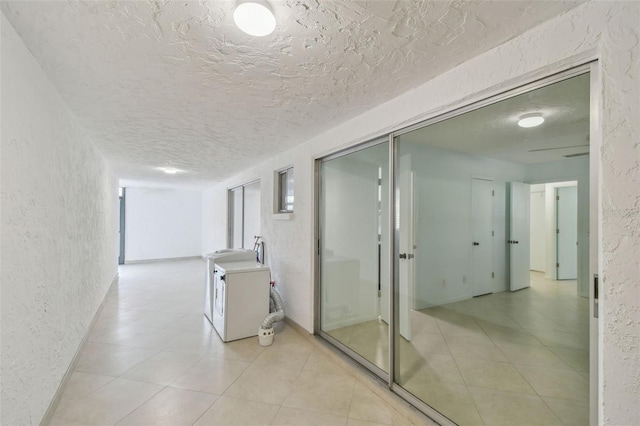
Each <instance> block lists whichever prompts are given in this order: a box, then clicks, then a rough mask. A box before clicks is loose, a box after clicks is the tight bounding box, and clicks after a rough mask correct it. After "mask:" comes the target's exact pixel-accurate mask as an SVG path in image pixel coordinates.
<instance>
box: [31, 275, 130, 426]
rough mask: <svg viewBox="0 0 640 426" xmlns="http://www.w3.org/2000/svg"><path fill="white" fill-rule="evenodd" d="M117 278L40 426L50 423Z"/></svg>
mask: <svg viewBox="0 0 640 426" xmlns="http://www.w3.org/2000/svg"><path fill="white" fill-rule="evenodd" d="M118 278H119V275H118V274H116V276H115V278H114V279H113V281H112V282H111V284H110V285H109V290H107V294H105V296H104V299H102V303H100V306H99V307H98V310H97V311H96V313H95V315H94V316H93V319H92V320H91V323H90V324H89V327H88V328H87V331H86V332H85V334H84V337H83V338H82V341H81V342H80V345H79V346H78V349H77V350H76V353H75V354H74V355H73V359H72V360H71V363H70V364H69V367H68V368H67V371H66V372H65V373H64V376H62V380H61V381H60V386H58V390H57V391H56V393H55V395H54V396H53V399H52V400H51V403H50V404H49V408H47V411H45V413H44V417H43V418H42V421H41V422H40V424H41V425H43V426H47V425H48V424H49V423H51V419H52V418H53V414H54V413H55V412H56V409H57V408H58V404H59V403H60V398H62V395H63V394H64V391H65V389H66V388H67V384H68V383H69V379H70V378H71V374H73V371H74V370H75V368H76V365H77V364H78V359H79V358H80V352H81V351H82V348H84V345H85V344H86V343H87V340H89V334H90V333H91V330H93V326H94V325H95V323H96V321H97V320H98V318H99V317H100V314H101V313H102V309H103V308H104V304H105V303H106V301H107V299H108V298H109V295H110V294H111V292H112V291H113V289H114V288H115V287H116V285H117V283H118Z"/></svg>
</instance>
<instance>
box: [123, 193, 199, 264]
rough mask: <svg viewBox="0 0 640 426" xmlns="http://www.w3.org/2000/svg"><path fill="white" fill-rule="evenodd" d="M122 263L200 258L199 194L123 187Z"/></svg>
mask: <svg viewBox="0 0 640 426" xmlns="http://www.w3.org/2000/svg"><path fill="white" fill-rule="evenodd" d="M126 194H127V195H126V204H125V210H126V215H125V218H126V222H125V234H126V237H125V251H124V255H125V261H126V262H128V261H132V260H146V259H169V258H175V257H188V256H200V249H201V246H202V192H200V191H190V190H184V189H183V190H180V189H152V188H127V191H126Z"/></svg>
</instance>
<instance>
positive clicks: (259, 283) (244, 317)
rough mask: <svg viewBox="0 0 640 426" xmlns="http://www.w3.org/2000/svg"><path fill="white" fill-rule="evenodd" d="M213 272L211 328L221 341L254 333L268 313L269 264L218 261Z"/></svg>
mask: <svg viewBox="0 0 640 426" xmlns="http://www.w3.org/2000/svg"><path fill="white" fill-rule="evenodd" d="M225 260H226V259H225ZM213 275H214V285H213V327H214V328H215V330H216V331H217V332H218V335H220V338H221V339H222V341H224V342H230V341H232V340H238V339H244V338H246V337H251V336H256V335H257V334H258V329H259V328H260V325H261V324H262V321H263V320H264V319H265V318H266V316H267V315H268V314H269V290H270V280H271V276H270V270H269V267H268V266H264V265H262V264H261V263H258V262H256V261H255V260H252V261H234V262H227V261H221V262H216V263H215V265H214V274H213Z"/></svg>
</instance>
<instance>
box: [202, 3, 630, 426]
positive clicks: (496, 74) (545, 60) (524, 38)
mask: <svg viewBox="0 0 640 426" xmlns="http://www.w3.org/2000/svg"><path fill="white" fill-rule="evenodd" d="M639 15H640V3H638V2H593V3H588V4H584V5H582V6H579V7H577V8H575V9H572V10H570V11H569V12H567V13H566V14H564V15H562V16H560V17H557V18H553V19H551V20H549V21H547V22H545V23H544V24H542V25H540V26H538V27H536V28H534V29H532V30H530V31H528V32H526V33H523V34H521V35H519V36H517V37H515V38H513V39H512V40H510V41H509V42H507V43H505V44H503V45H501V46H499V47H497V48H495V49H493V50H491V51H489V52H487V53H485V54H483V55H480V56H478V57H476V58H474V59H472V60H470V61H467V62H465V63H463V64H461V65H459V66H458V67H456V68H454V69H453V70H451V71H449V72H447V73H444V74H441V75H440V76H438V77H436V78H434V79H433V80H431V81H429V82H427V83H425V84H423V85H421V86H419V87H417V88H416V89H414V90H412V91H409V92H407V93H405V94H403V95H401V96H399V97H398V98H396V99H394V100H391V101H389V102H387V103H385V104H382V105H380V106H378V107H376V108H373V109H371V110H370V111H369V112H367V113H365V114H362V115H360V116H358V117H356V118H354V119H352V120H349V121H348V122H346V123H344V124H342V125H340V126H337V127H335V128H333V129H331V130H330V131H327V132H325V133H324V134H322V135H320V136H318V137H316V138H313V139H312V140H310V141H308V142H307V143H305V144H304V145H302V146H299V147H297V148H294V149H292V150H290V151H287V152H285V153H283V154H280V155H277V156H275V157H274V158H272V159H271V160H269V161H266V162H264V163H262V164H260V165H259V166H256V167H254V168H252V169H250V170H247V171H245V172H243V173H241V174H239V175H238V176H236V177H234V178H233V179H230V180H228V181H227V182H223V183H222V184H220V185H218V186H217V187H214V188H212V189H210V190H209V191H207V193H206V196H207V197H211V198H215V199H216V200H218V202H217V203H212V202H207V201H205V206H207V208H206V209H205V215H206V216H217V217H224V216H225V215H226V212H225V209H226V204H225V203H223V202H222V201H223V200H224V198H223V194H224V191H225V190H226V188H227V187H229V186H231V185H233V184H237V183H241V182H242V181H246V180H249V178H253V177H256V176H259V177H261V178H262V180H263V191H264V192H263V194H269V191H270V190H272V185H273V182H272V180H273V175H272V173H273V170H276V169H278V168H280V167H283V166H286V165H288V164H293V165H294V167H295V175H296V181H295V197H296V205H295V213H294V218H293V220H291V221H277V220H273V219H272V214H271V212H272V211H273V210H272V197H269V196H265V197H263V201H262V211H263V216H262V217H263V219H262V226H263V228H262V234H263V235H264V237H265V240H266V241H267V247H268V250H267V253H268V256H267V257H268V260H269V263H270V264H271V266H272V269H273V271H274V277H275V279H276V281H277V282H279V283H280V286H281V287H280V289H281V291H282V293H283V297H284V298H285V300H286V303H287V315H289V316H290V317H291V318H292V319H293V320H295V321H296V322H298V323H299V324H301V325H302V326H304V327H305V328H307V329H308V330H312V328H313V268H312V265H313V233H312V230H313V200H312V194H313V162H312V159H313V158H314V157H315V156H318V155H321V154H323V153H327V152H330V151H332V150H335V149H336V148H338V147H341V146H348V145H351V144H353V143H356V142H359V141H363V140H366V139H369V138H370V137H372V136H374V135H379V134H382V133H384V132H385V131H388V130H390V129H393V128H398V127H400V126H401V125H403V124H405V123H410V122H415V121H416V120H418V119H420V118H424V117H428V116H430V115H433V114H434V112H435V111H439V110H442V109H443V108H447V107H448V106H449V105H452V104H458V103H460V102H463V101H465V100H470V99H474V98H478V97H481V96H482V94H483V93H486V92H485V91H486V90H487V89H488V88H492V89H491V91H492V92H494V93H495V91H497V90H499V88H500V87H507V85H508V83H506V82H509V81H510V80H512V79H514V78H518V77H520V76H522V75H525V74H529V73H538V71H540V70H542V73H538V75H544V74H548V73H550V72H552V71H554V70H557V66H556V65H553V64H557V63H559V62H562V61H564V60H566V59H567V58H571V57H574V56H576V55H587V54H590V53H596V54H597V55H598V56H599V58H600V59H601V66H602V71H603V77H602V82H601V95H602V98H603V103H604V105H603V108H602V110H601V111H599V113H600V114H601V115H600V116H601V118H602V138H603V146H602V164H601V168H602V178H601V182H600V192H601V196H602V203H601V208H602V215H601V220H600V224H601V228H602V235H601V252H602V270H601V274H602V275H601V276H602V277H603V278H604V288H603V291H602V293H601V297H602V300H601V304H602V305H601V310H602V311H601V329H602V333H601V336H600V340H601V347H600V350H599V353H600V360H599V362H600V370H601V371H600V376H601V379H600V380H601V383H602V385H601V387H600V393H601V397H600V402H601V405H602V407H601V410H600V416H601V417H600V422H602V423H607V424H615V425H622V424H638V423H640V412H639V406H638V404H637V401H638V399H639V398H640V390H639V387H640V377H639V375H640V351H638V345H639V342H640V336H639V334H640V307H639V306H638V305H639V301H640V267H639V265H638V263H639V260H638V252H640V234H639V231H638V230H639V229H640V218H639V207H638V206H640V182H639V181H640V160H639V153H638V149H639V145H638V138H639V136H640V135H639V128H640V116H639V115H640V104H639V103H640V76H638V71H639V62H640V61H639V55H640V46H639V44H638V43H639V37H640V36H639V34H638V32H639V28H640V25H638V23H639V22H640V16H639ZM532 75H533V74H532ZM592 136H593V137H596V136H597V135H592ZM224 223H225V222H224V221H220V225H219V226H220V227H222V226H224ZM208 229H209V231H208V235H207V236H206V239H205V243H204V244H205V246H204V247H205V250H208V249H209V248H214V247H218V246H219V247H223V246H224V240H222V239H220V236H221V235H224V230H223V229H222V230H221V229H216V230H215V231H213V230H211V229H210V228H208Z"/></svg>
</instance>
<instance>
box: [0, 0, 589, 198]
mask: <svg viewBox="0 0 640 426" xmlns="http://www.w3.org/2000/svg"><path fill="white" fill-rule="evenodd" d="M576 4H577V3H576V2H561V1H432V2H431V1H429V2H427V1H311V0H283V1H273V2H272V7H273V9H274V12H275V15H276V19H277V21H278V27H277V29H276V31H275V32H274V33H273V34H271V35H270V36H267V37H263V38H254V37H251V36H248V35H246V34H244V33H242V32H240V31H239V30H238V29H237V28H236V27H235V26H234V25H233V18H232V15H231V13H232V9H233V6H234V5H235V2H234V1H191V0H183V1H121V2H113V1H87V2H76V1H69V2H62V1H44V2H36V1H15V2H2V9H3V11H4V13H5V14H6V15H7V17H8V18H9V20H10V21H11V22H12V24H13V25H14V26H15V28H16V30H17V31H18V33H19V34H20V35H21V37H22V38H23V39H24V41H25V43H26V44H27V46H28V47H29V49H30V50H31V52H32V53H33V54H34V56H35V57H36V58H37V59H38V60H39V62H40V63H41V65H42V67H43V69H44V70H45V72H46V73H47V74H48V75H49V77H50V78H51V80H52V81H53V82H54V84H55V85H56V87H57V88H58V90H59V92H60V94H61V95H62V97H63V98H64V99H65V101H66V102H67V104H68V105H69V107H70V108H71V110H72V111H73V112H74V113H75V114H76V116H77V117H78V120H79V122H80V124H81V125H82V126H83V127H84V129H85V130H86V131H87V133H88V134H89V135H90V136H91V138H92V139H93V140H94V142H95V143H96V144H97V145H98V147H99V148H100V149H101V150H102V151H103V153H104V154H105V156H106V157H107V158H108V160H109V161H110V163H111V164H112V165H113V167H114V170H115V171H116V173H117V174H118V176H119V177H120V178H124V179H128V180H140V181H156V182H160V183H165V184H169V183H173V184H176V183H177V184H193V185H203V184H206V183H210V182H215V181H219V180H222V179H224V178H227V177H229V176H231V175H233V174H235V173H236V172H237V171H238V170H240V169H244V168H247V167H249V166H251V165H253V164H255V163H256V162H259V161H261V160H263V159H266V158H268V157H269V156H271V155H273V154H274V153H276V152H281V151H284V150H286V149H288V148H290V147H292V146H293V145H295V144H298V143H302V142H304V141H306V140H308V139H310V138H311V137H313V136H315V135H317V134H319V133H321V132H323V131H324V130H327V129H329V128H331V127H334V126H335V125H337V124H339V123H340V122H342V121H344V120H346V119H349V118H351V117H354V116H356V115H358V114H360V113H362V112H364V111H366V110H368V109H370V108H372V107H373V106H375V105H377V104H380V103H382V102H384V101H386V100H388V99H391V98H393V97H395V96H397V95H399V94H401V93H403V92H405V91H407V90H409V89H410V88H412V87H415V86H417V85H419V84H420V83H423V82H425V81H427V80H429V79H431V78H433V77H434V76H436V75H438V74H440V73H442V72H444V71H446V70H448V69H450V68H452V67H454V66H455V65H457V64H459V63H461V62H464V61H465V60H467V59H469V58H471V57H474V56H477V55H478V54H480V53H482V52H484V51H486V50H488V49H490V48H492V47H494V46H497V45H499V44H501V43H502V42H504V41H506V40H508V39H509V38H511V37H513V36H514V35H515V34H518V33H521V32H523V31H524V30H526V29H528V28H531V27H533V26H535V25H537V24H539V23H540V22H543V21H545V20H547V19H549V18H550V17H552V16H555V15H558V14H560V13H562V12H563V11H565V10H567V9H569V8H571V7H573V6H575V5H576ZM159 166H171V167H176V168H178V169H183V170H186V171H187V172H186V173H183V174H178V175H174V176H168V175H164V174H163V173H161V172H159V171H158V170H156V167H159Z"/></svg>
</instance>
